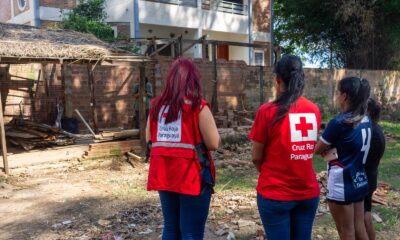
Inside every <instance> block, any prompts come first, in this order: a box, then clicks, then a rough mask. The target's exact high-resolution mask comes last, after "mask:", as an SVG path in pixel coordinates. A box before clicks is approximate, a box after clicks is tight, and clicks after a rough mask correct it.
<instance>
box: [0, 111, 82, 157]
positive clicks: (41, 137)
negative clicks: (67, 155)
mask: <svg viewBox="0 0 400 240" xmlns="http://www.w3.org/2000/svg"><path fill="white" fill-rule="evenodd" d="M5 130H6V131H5V132H6V136H7V140H8V141H9V142H11V143H12V144H14V145H16V146H21V147H22V148H24V149H25V150H31V149H33V148H36V147H50V146H65V145H71V144H74V143H75V137H74V136H73V134H70V133H67V132H65V131H64V130H62V129H60V128H55V127H51V126H49V125H46V124H42V123H36V122H33V121H30V120H27V119H21V118H18V119H13V120H12V121H11V122H10V123H9V124H8V125H7V126H6V129H5Z"/></svg>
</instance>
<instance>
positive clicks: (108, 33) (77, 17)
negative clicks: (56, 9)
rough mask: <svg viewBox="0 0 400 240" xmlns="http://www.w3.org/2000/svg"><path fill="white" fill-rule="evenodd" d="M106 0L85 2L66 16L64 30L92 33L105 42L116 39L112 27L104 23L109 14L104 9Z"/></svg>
mask: <svg viewBox="0 0 400 240" xmlns="http://www.w3.org/2000/svg"><path fill="white" fill-rule="evenodd" d="M104 3H105V0H84V1H80V3H79V4H78V5H77V6H76V8H74V9H73V10H72V11H71V12H70V13H68V14H65V13H62V14H63V16H64V19H63V20H64V21H63V28H64V29H70V30H75V31H78V32H84V33H92V34H93V35H95V36H96V37H97V38H99V39H101V40H104V41H108V42H110V41H112V40H113V39H114V34H113V29H112V28H111V25H109V24H107V23H105V22H104V20H105V18H106V17H107V14H106V12H105V9H104Z"/></svg>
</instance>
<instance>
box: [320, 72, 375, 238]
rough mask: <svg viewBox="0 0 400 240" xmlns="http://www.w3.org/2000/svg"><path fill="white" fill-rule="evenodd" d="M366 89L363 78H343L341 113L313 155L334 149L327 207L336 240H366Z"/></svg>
mask: <svg viewBox="0 0 400 240" xmlns="http://www.w3.org/2000/svg"><path fill="white" fill-rule="evenodd" d="M369 95H370V86H369V83H368V81H367V80H366V79H361V78H357V77H346V78H344V79H342V80H341V81H340V82H339V85H338V90H337V92H336V101H337V104H338V106H339V107H340V109H341V111H342V113H341V114H340V115H339V116H337V117H335V118H334V119H332V120H331V121H330V122H329V123H328V125H327V127H326V129H325V131H324V133H323V134H322V136H321V138H320V141H319V142H318V143H317V145H316V148H315V153H317V154H321V155H325V154H326V152H327V150H329V149H332V148H335V149H336V152H337V159H334V160H331V161H329V163H328V193H327V196H326V197H327V200H328V206H329V209H330V211H331V214H332V217H333V219H334V221H335V224H336V228H337V230H338V233H339V236H340V239H366V240H368V236H367V232H366V230H365V225H364V203H363V200H364V197H365V196H366V195H367V194H368V180H367V176H366V173H365V169H364V164H365V162H366V159H367V156H368V151H369V148H370V143H371V121H370V119H369V117H368V116H367V101H368V98H369Z"/></svg>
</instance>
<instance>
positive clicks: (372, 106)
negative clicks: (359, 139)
mask: <svg viewBox="0 0 400 240" xmlns="http://www.w3.org/2000/svg"><path fill="white" fill-rule="evenodd" d="M368 115H369V117H370V118H371V120H372V121H373V122H374V123H378V122H379V120H380V119H381V106H380V104H379V103H378V102H377V101H376V100H375V99H373V98H369V99H368Z"/></svg>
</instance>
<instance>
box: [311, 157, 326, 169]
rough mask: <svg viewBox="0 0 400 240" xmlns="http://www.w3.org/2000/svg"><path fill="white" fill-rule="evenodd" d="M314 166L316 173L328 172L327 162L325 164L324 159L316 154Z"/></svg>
mask: <svg viewBox="0 0 400 240" xmlns="http://www.w3.org/2000/svg"><path fill="white" fill-rule="evenodd" d="M313 166H314V171H315V172H316V173H319V172H321V171H325V170H326V162H324V160H323V158H322V157H321V156H320V155H317V154H314V157H313Z"/></svg>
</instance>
